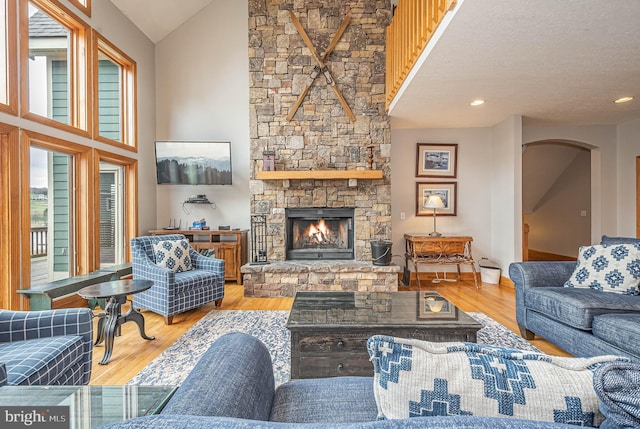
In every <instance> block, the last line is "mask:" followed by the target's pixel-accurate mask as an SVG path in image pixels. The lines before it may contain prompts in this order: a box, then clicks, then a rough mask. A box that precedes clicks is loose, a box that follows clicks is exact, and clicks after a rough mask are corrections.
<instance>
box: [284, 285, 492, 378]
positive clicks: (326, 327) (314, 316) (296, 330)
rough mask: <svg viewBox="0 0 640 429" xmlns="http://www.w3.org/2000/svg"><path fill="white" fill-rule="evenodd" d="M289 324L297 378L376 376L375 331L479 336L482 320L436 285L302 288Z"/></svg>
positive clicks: (442, 338) (438, 337)
mask: <svg viewBox="0 0 640 429" xmlns="http://www.w3.org/2000/svg"><path fill="white" fill-rule="evenodd" d="M287 328H288V329H289V331H291V378H317V377H335V376H341V375H356V376H372V375H373V366H372V364H371V362H369V354H368V353H367V347H366V344H367V339H369V337H370V336H372V335H377V334H382V335H390V336H394V337H403V338H415V339H420V340H426V341H437V342H446V341H465V342H476V333H477V332H478V331H479V330H480V329H481V328H482V324H480V323H479V322H478V321H476V320H475V319H473V318H472V317H470V316H469V315H467V314H466V313H465V312H463V311H461V310H460V309H458V308H456V307H455V306H454V305H453V304H451V303H450V302H448V301H447V300H445V299H444V298H443V297H442V296H440V295H439V294H437V293H436V292H433V291H421V292H298V293H296V296H295V299H294V301H293V306H292V308H291V312H290V314H289V320H288V321H287Z"/></svg>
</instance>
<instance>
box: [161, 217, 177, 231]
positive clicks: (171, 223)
mask: <svg viewBox="0 0 640 429" xmlns="http://www.w3.org/2000/svg"><path fill="white" fill-rule="evenodd" d="M181 227H182V218H180V222H179V223H178V224H176V218H173V219H169V226H165V227H164V228H162V229H164V230H167V231H173V230H177V229H180V228H181Z"/></svg>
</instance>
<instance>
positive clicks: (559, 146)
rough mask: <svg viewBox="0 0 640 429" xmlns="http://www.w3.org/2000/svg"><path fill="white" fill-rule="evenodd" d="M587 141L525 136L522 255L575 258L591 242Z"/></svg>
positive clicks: (589, 172)
mask: <svg viewBox="0 0 640 429" xmlns="http://www.w3.org/2000/svg"><path fill="white" fill-rule="evenodd" d="M591 164H592V163H591V147H590V146H589V145H585V144H584V143H580V142H572V141H563V140H544V141H536V142H531V143H528V144H526V145H524V147H523V153H522V213H523V231H524V234H525V236H524V237H523V260H575V259H576V257H577V255H578V249H579V247H580V246H585V245H589V244H591V219H592V213H591V193H592V192H591Z"/></svg>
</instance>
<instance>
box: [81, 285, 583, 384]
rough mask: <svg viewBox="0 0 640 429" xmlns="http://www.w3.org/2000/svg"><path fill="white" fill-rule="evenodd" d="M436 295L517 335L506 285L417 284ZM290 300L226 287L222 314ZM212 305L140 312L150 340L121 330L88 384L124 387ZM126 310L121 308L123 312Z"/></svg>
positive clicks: (131, 328) (545, 346)
mask: <svg viewBox="0 0 640 429" xmlns="http://www.w3.org/2000/svg"><path fill="white" fill-rule="evenodd" d="M427 289H430V290H436V291H437V292H438V293H440V294H441V295H442V296H444V297H445V298H447V299H448V300H449V301H451V302H452V303H453V304H454V305H456V306H457V307H458V308H460V309H461V310H462V311H465V312H473V311H480V312H483V313H485V314H486V315H487V316H489V317H491V318H493V319H494V320H496V321H498V322H499V323H501V324H502V325H504V326H506V327H507V328H509V329H510V330H512V331H514V332H516V333H517V332H518V326H517V324H516V320H515V291H514V289H513V288H511V287H509V286H498V285H493V284H487V283H485V284H483V285H482V287H481V288H480V289H479V290H476V288H475V286H474V285H473V281H467V280H464V279H463V281H460V282H456V283H448V282H447V283H440V284H432V283H430V282H428V281H422V290H427ZM400 290H401V291H409V290H413V291H415V290H418V288H417V287H416V286H412V287H410V288H406V287H404V288H402V287H401V288H400ZM292 302H293V298H245V297H244V289H243V287H242V286H240V285H237V284H234V283H227V284H226V286H225V298H224V300H223V302H222V307H221V309H222V310H289V309H290V308H291V304H292ZM213 309H214V306H213V303H211V304H208V305H205V306H203V307H201V308H198V309H196V310H192V311H189V312H187V313H183V314H180V315H177V316H175V317H174V322H173V324H172V325H170V326H166V325H165V324H164V322H163V319H162V317H160V316H158V315H157V314H154V313H151V312H148V311H144V312H143V313H144V317H145V330H146V334H147V335H152V336H155V337H156V339H155V340H153V341H146V340H143V339H142V338H141V337H140V334H139V333H138V328H137V326H136V325H135V323H125V324H124V325H122V335H121V336H120V337H116V339H115V345H114V348H113V354H112V355H111V361H110V362H109V363H108V364H107V365H100V364H99V362H100V360H102V356H103V354H104V347H103V346H97V347H95V349H94V351H93V371H92V376H91V383H90V384H93V385H120V384H125V383H127V382H128V381H129V380H130V379H131V378H132V377H133V376H134V375H135V374H137V373H138V372H139V371H140V370H141V369H142V368H144V367H145V366H146V365H147V364H148V363H149V362H151V361H152V360H153V359H154V358H155V357H156V356H158V355H159V354H160V353H162V351H163V350H164V349H166V348H167V347H169V346H170V345H171V344H172V343H173V342H174V341H175V340H176V339H178V337H180V335H182V334H183V333H184V332H185V331H187V330H188V329H189V328H190V327H191V326H192V325H193V324H194V323H196V322H197V321H198V320H200V318H202V317H203V316H204V315H205V314H207V313H208V312H209V311H211V310H213ZM125 310H126V309H125ZM531 343H532V344H533V345H535V346H536V347H538V348H539V349H540V350H542V351H543V352H545V353H549V354H554V355H561V356H570V355H569V354H568V353H566V352H565V351H563V350H562V349H560V348H558V347H556V346H555V345H553V344H551V343H549V342H547V341H545V340H543V339H539V338H538V337H536V340H534V341H531Z"/></svg>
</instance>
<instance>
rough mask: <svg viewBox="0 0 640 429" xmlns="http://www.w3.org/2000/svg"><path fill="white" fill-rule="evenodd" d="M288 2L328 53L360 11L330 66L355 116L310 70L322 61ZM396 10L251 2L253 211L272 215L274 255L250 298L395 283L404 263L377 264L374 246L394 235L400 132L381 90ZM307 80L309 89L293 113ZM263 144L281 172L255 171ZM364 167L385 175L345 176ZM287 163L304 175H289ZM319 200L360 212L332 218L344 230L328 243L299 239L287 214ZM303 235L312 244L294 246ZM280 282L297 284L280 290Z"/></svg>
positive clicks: (249, 281) (372, 2)
mask: <svg viewBox="0 0 640 429" xmlns="http://www.w3.org/2000/svg"><path fill="white" fill-rule="evenodd" d="M289 11H292V12H293V13H294V14H295V15H296V17H297V18H298V19H299V21H300V23H301V25H302V26H303V27H304V29H305V30H306V33H307V34H308V36H309V38H310V39H311V41H312V42H313V45H314V46H315V47H316V50H317V52H318V54H319V55H320V56H322V55H323V54H324V51H325V50H326V49H327V47H328V45H329V44H330V42H331V40H332V38H333V36H334V35H335V33H336V31H337V29H338V28H339V27H340V25H341V23H342V22H343V21H344V20H345V16H346V15H347V14H349V13H350V14H351V20H350V22H349V25H348V27H347V28H346V30H345V31H344V33H343V34H342V36H341V38H340V40H339V42H338V43H337V45H336V46H335V49H334V50H333V52H332V53H331V54H330V55H329V56H328V57H327V59H326V61H325V64H326V66H327V69H328V71H329V72H330V73H331V75H332V77H333V79H334V81H335V85H336V87H337V88H338V89H339V90H340V91H341V93H342V94H343V95H344V99H345V101H346V102H347V104H348V105H349V106H350V108H351V110H352V111H353V114H354V115H355V121H352V120H351V119H350V118H349V116H348V115H347V114H346V112H345V110H344V109H343V107H342V105H341V103H340V102H339V100H338V98H337V97H336V94H335V92H334V90H333V88H331V86H329V85H328V84H327V82H325V79H324V78H322V76H320V77H318V78H317V79H315V80H312V79H311V77H310V75H311V74H312V73H313V71H314V66H315V62H314V60H313V57H312V56H311V53H310V51H309V49H308V48H307V47H306V45H305V43H304V42H303V40H302V38H301V37H300V34H298V32H297V30H296V28H295V26H294V25H293V23H292V21H291V17H290V14H289ZM390 11H391V6H390V1H389V0H352V1H349V0H347V1H344V0H322V1H321V0H305V1H301V0H279V1H277V2H274V1H266V0H250V1H249V64H250V65H249V68H250V69H249V71H250V93H249V98H250V103H249V111H250V149H251V159H252V166H251V178H250V184H249V186H250V191H251V212H252V214H258V215H264V216H265V217H266V220H267V227H266V231H267V234H266V237H265V239H266V240H265V241H266V247H267V259H268V261H269V262H270V264H267V265H264V266H260V267H256V266H245V267H243V273H245V276H244V282H245V294H246V295H249V296H251V295H253V296H278V295H284V296H287V295H288V296H291V294H293V293H294V292H295V290H301V289H305V290H322V289H331V290H335V289H336V288H339V287H342V289H343V290H344V289H348V290H354V289H355V290H379V291H382V290H396V289H397V279H395V283H394V279H393V276H394V275H395V274H394V271H395V267H376V266H372V264H371V244H370V243H371V241H372V240H379V239H390V238H391V169H390V155H391V141H390V139H391V134H390V119H389V117H388V116H387V114H386V110H385V90H384V89H385V87H384V83H385V31H386V27H387V25H388V23H389V21H390V17H391V12H390ZM307 86H309V88H308V94H307V95H306V97H305V98H304V99H303V101H302V103H301V105H300V107H299V108H298V109H297V111H296V113H295V115H293V116H292V117H291V120H290V121H289V120H287V115H288V114H289V113H290V109H291V108H292V107H293V106H294V104H295V103H296V101H297V100H298V98H299V97H300V94H301V93H303V92H304V91H305V89H306V87H307ZM265 150H269V151H273V152H275V172H273V173H280V174H284V176H268V177H267V178H266V179H265V178H264V175H263V176H261V177H262V178H258V176H259V175H260V173H262V167H263V166H262V161H263V151H265ZM365 170H366V171H376V172H380V175H379V176H378V178H373V179H372V178H367V177H365V178H361V177H362V176H358V175H356V174H353V175H349V174H348V172H356V173H357V172H360V173H362V172H363V171H365ZM336 171H339V172H342V173H347V174H346V175H345V176H339V177H334V175H332V174H331V172H336ZM287 172H295V173H304V174H298V175H296V176H295V178H291V177H294V176H291V177H289V176H287V174H286V173H287ZM317 208H323V210H348V211H350V212H351V214H350V217H351V219H352V220H351V221H350V222H351V223H350V224H349V221H346V220H342V221H337V220H334V219H329V222H328V223H330V224H331V225H329V226H332V227H333V228H337V232H338V233H339V235H340V237H337V238H336V239H337V240H340V241H339V242H336V243H334V244H336V245H335V246H332V247H333V249H332V250H331V252H329V251H327V249H325V248H324V247H325V246H326V243H320V242H317V241H316V242H315V243H314V242H313V240H312V241H297V240H294V241H292V240H293V238H294V237H295V234H296V232H295V231H292V230H290V229H289V228H293V225H294V223H295V222H296V221H294V220H293V219H292V218H291V216H290V215H291V214H294V215H295V214H297V213H300V212H299V210H302V211H305V210H308V209H311V210H315V209H317ZM325 208H326V209H325ZM312 217H317V218H322V217H323V216H317V215H313V216H312ZM318 220H319V219H318ZM324 220H325V224H326V223H327V219H326V218H325V219H324ZM300 222H303V221H301V220H300V221H299V223H300ZM335 222H337V224H335ZM299 227H300V228H302V226H299ZM349 228H350V229H349ZM333 231H334V232H335V231H336V230H335V229H333ZM300 234H302V232H301V233H300ZM349 234H351V235H349ZM319 237H321V234H320V235H318V236H316V238H319ZM342 240H346V241H344V242H343V241H342ZM295 242H297V243H298V244H299V245H302V247H303V248H295V247H296V246H295V245H294V243H295ZM305 246H306V247H305ZM336 270H340V271H339V272H340V275H338V276H337V277H336ZM375 270H380V271H378V272H376V273H373V271H375ZM323 272H324V273H325V274H326V273H327V272H333V275H328V276H324V275H323V274H322V273H323ZM389 274H392V275H389ZM323 276H324V277H323ZM320 277H322V278H320ZM357 277H359V278H357ZM365 277H366V278H365ZM283 281H284V282H285V283H286V282H291V283H292V284H293V283H298V284H299V286H298V287H293V288H289V289H287V288H286V287H284V289H287V290H286V291H283V290H282V284H283ZM278 285H280V289H278Z"/></svg>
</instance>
